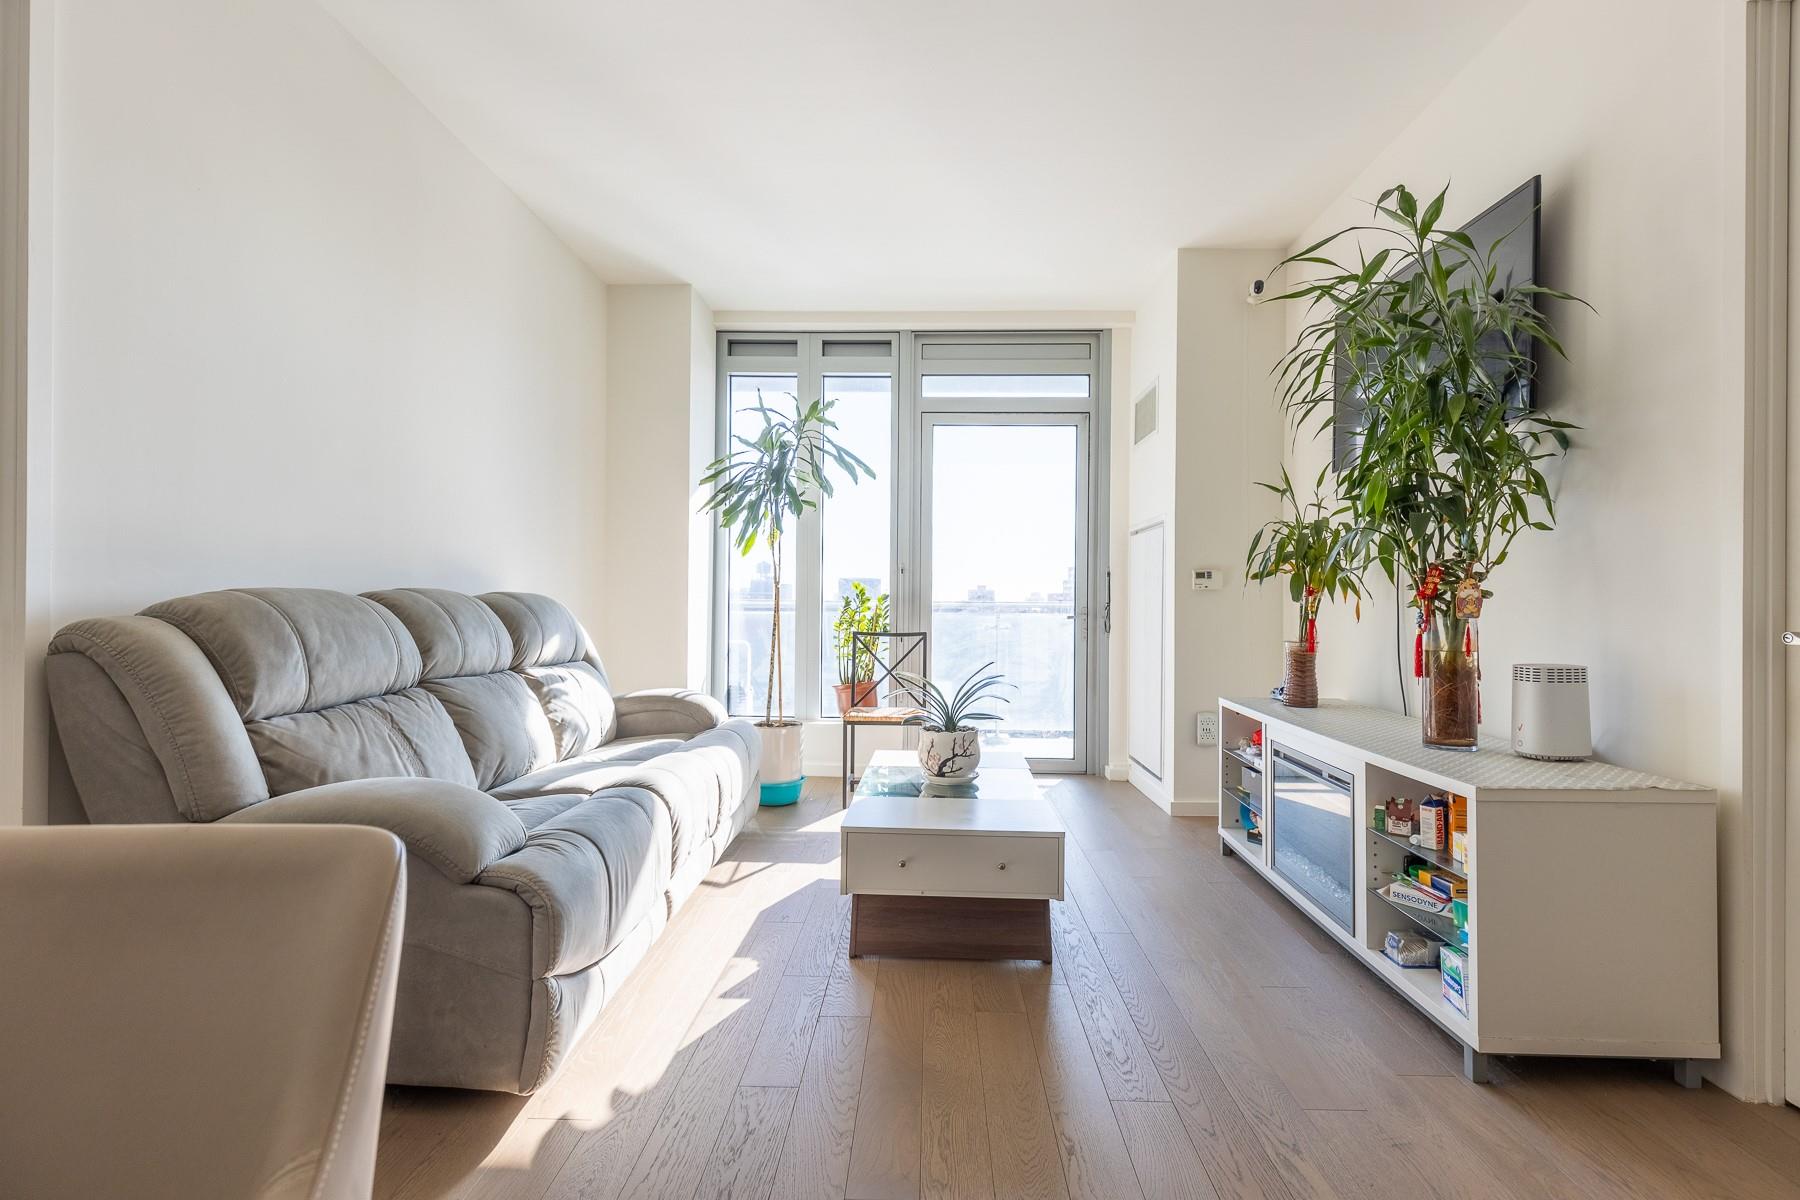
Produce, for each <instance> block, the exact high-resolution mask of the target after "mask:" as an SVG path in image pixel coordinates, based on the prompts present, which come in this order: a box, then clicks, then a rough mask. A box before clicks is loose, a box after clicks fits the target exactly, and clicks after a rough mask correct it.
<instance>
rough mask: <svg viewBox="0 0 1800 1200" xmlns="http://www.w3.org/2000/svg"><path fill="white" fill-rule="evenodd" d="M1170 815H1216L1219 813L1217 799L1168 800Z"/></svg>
mask: <svg viewBox="0 0 1800 1200" xmlns="http://www.w3.org/2000/svg"><path fill="white" fill-rule="evenodd" d="M1169 815H1170V816H1171V817H1216V816H1218V815H1219V802H1218V801H1217V800H1171V801H1170V802H1169Z"/></svg>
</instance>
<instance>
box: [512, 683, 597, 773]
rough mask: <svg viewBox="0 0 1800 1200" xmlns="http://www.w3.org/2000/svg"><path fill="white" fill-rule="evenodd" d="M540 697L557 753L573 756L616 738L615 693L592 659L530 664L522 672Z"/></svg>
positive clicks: (527, 684) (528, 684) (530, 686)
mask: <svg viewBox="0 0 1800 1200" xmlns="http://www.w3.org/2000/svg"><path fill="white" fill-rule="evenodd" d="M519 674H520V675H522V676H523V677H524V679H525V683H526V686H528V687H529V688H530V689H531V693H532V695H534V696H536V697H537V699H538V704H539V705H540V706H541V707H542V708H543V710H544V716H545V718H546V719H547V720H548V721H549V722H550V732H551V734H553V735H554V736H555V738H556V757H557V758H559V759H565V758H573V757H574V756H576V755H578V754H586V753H587V752H588V751H590V750H593V749H596V748H598V747H600V746H603V745H605V744H606V743H607V742H608V741H610V740H612V736H613V733H614V725H615V721H614V715H613V698H612V693H611V692H610V691H609V690H607V686H606V679H605V677H604V676H602V675H601V674H600V669H599V668H598V667H596V666H594V665H593V664H592V663H586V662H576V663H563V664H561V665H559V666H549V667H526V668H524V669H523V670H521V671H520V672H519Z"/></svg>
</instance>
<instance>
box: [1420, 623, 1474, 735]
mask: <svg viewBox="0 0 1800 1200" xmlns="http://www.w3.org/2000/svg"><path fill="white" fill-rule="evenodd" d="M1475 625H1476V620H1475V618H1473V617H1457V616H1454V615H1452V614H1450V613H1434V614H1433V615H1432V616H1431V618H1430V619H1429V620H1427V621H1426V622H1425V645H1424V650H1423V656H1424V663H1423V666H1424V675H1423V677H1422V678H1421V679H1420V680H1419V722H1420V727H1421V730H1420V731H1421V733H1422V734H1423V735H1424V740H1425V744H1426V745H1427V746H1434V747H1436V748H1438V749H1440V750H1473V749H1475V748H1476V746H1477V744H1478V742H1479V739H1480V735H1479V733H1478V730H1479V727H1480V725H1481V672H1480V667H1479V664H1478V662H1477V654H1478V650H1477V647H1478V645H1479V643H1478V641H1477V639H1476V637H1475Z"/></svg>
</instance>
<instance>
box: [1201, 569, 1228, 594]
mask: <svg viewBox="0 0 1800 1200" xmlns="http://www.w3.org/2000/svg"><path fill="white" fill-rule="evenodd" d="M1224 582H1225V572H1224V571H1221V570H1220V569H1219V568H1218V567H1195V568H1194V590H1195V591H1196V592H1216V591H1218V590H1219V587H1220V585H1221V584H1223V583H1224Z"/></svg>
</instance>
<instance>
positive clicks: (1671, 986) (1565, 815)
mask: <svg viewBox="0 0 1800 1200" xmlns="http://www.w3.org/2000/svg"><path fill="white" fill-rule="evenodd" d="M1219 714H1220V732H1221V734H1222V737H1221V745H1220V750H1219V767H1220V775H1219V778H1220V781H1221V799H1222V803H1221V805H1220V814H1219V838H1220V843H1219V845H1220V849H1221V851H1222V852H1224V853H1227V854H1234V855H1236V856H1238V857H1239V858H1241V859H1242V860H1243V861H1244V863H1245V864H1246V865H1248V866H1249V867H1250V868H1251V869H1252V870H1254V871H1256V872H1257V873H1258V874H1259V875H1261V876H1262V877H1263V878H1265V879H1266V880H1268V881H1269V883H1270V884H1271V885H1273V886H1274V887H1275V889H1276V890H1277V891H1279V892H1280V893H1281V894H1282V895H1283V896H1285V897H1286V898H1287V899H1288V900H1289V901H1291V902H1292V903H1293V904H1294V905H1295V906H1296V907H1297V908H1299V909H1300V911H1301V912H1302V913H1304V914H1305V915H1306V916H1307V917H1308V919H1310V920H1311V921H1313V922H1314V923H1315V924H1316V925H1318V926H1319V928H1321V929H1323V930H1324V931H1325V932H1326V933H1328V934H1330V935H1331V936H1332V937H1333V938H1335V939H1336V940H1337V941H1338V942H1340V943H1342V944H1343V945H1344V946H1345V947H1346V948H1347V949H1348V950H1349V951H1350V952H1351V953H1352V954H1353V955H1354V956H1355V957H1357V958H1359V959H1361V960H1362V961H1363V963H1364V964H1365V965H1367V966H1368V967H1369V969H1370V970H1371V971H1373V972H1374V973H1375V974H1376V975H1377V976H1378V977H1380V978H1381V979H1383V980H1385V981H1386V982H1387V983H1388V984H1389V986H1391V987H1392V988H1393V989H1394V990H1395V992H1397V993H1398V994H1399V995H1401V996H1402V997H1404V998H1405V999H1406V1000H1407V1001H1408V1002H1409V1003H1411V1004H1412V1005H1413V1006H1414V1007H1416V1008H1417V1009H1418V1010H1419V1011H1420V1012H1422V1013H1424V1014H1425V1015H1426V1016H1428V1017H1430V1018H1431V1019H1432V1020H1433V1021H1435V1022H1436V1023H1437V1024H1438V1025H1439V1026H1440V1027H1442V1028H1443V1029H1444V1030H1445V1031H1446V1032H1448V1033H1449V1034H1450V1035H1451V1036H1452V1037H1454V1038H1456V1039H1457V1040H1458V1041H1460V1042H1461V1043H1462V1044H1463V1048H1464V1053H1463V1064H1464V1069H1465V1072H1466V1073H1467V1074H1468V1075H1469V1076H1470V1078H1472V1079H1477V1080H1485V1078H1486V1056H1487V1055H1489V1054H1544V1055H1561V1056H1585V1057H1603V1058H1652V1059H1667V1060H1674V1061H1675V1064H1676V1072H1675V1074H1676V1078H1677V1079H1678V1080H1680V1081H1681V1082H1683V1083H1685V1084H1688V1085H1689V1086H1695V1085H1697V1082H1698V1078H1699V1074H1698V1071H1697V1069H1696V1062H1695V1060H1708V1059H1716V1058H1718V1057H1719V1008H1718V995H1719V988H1718V887H1717V869H1716V865H1715V864H1716V857H1715V842H1716V838H1717V814H1716V806H1717V796H1716V795H1715V793H1714V792H1713V791H1711V790H1710V789H1707V788H1702V787H1697V786H1695V785H1693V784H1688V783H1682V782H1679V781H1677V780H1672V779H1666V778H1662V777H1660V776H1655V775H1649V774H1645V773H1643V772H1640V771H1632V770H1629V769H1627V768H1624V767H1618V766H1614V765H1612V764H1609V763H1598V762H1576V763H1552V762H1539V761H1535V760H1531V759H1524V758H1519V757H1517V756H1515V755H1514V754H1513V753H1512V752H1511V748H1510V747H1509V746H1508V745H1507V744H1506V743H1505V742H1502V741H1499V740H1497V739H1493V738H1483V739H1482V742H1481V747H1480V749H1479V751H1478V752H1477V753H1474V754H1468V753H1458V752H1455V751H1446V750H1432V749H1428V748H1426V747H1425V746H1424V745H1422V744H1421V742H1420V740H1419V723H1418V720H1417V719H1416V718H1408V717H1403V716H1401V715H1400V714H1398V713H1391V712H1386V711H1384V710H1381V709H1373V708H1367V707H1363V706H1361V705H1354V704H1348V703H1345V702H1342V701H1333V700H1322V701H1320V702H1319V707H1318V708H1314V709H1290V708H1287V707H1285V706H1283V705H1282V704H1280V703H1278V702H1275V701H1271V700H1265V699H1242V698H1221V699H1220V701H1219ZM1256 734H1260V735H1261V741H1262V753H1261V755H1260V756H1259V757H1257V758H1254V759H1251V758H1246V757H1242V756H1240V755H1239V754H1238V753H1237V749H1236V748H1237V746H1238V745H1240V744H1241V743H1243V742H1245V741H1246V740H1247V739H1249V738H1250V737H1252V736H1253V735H1256ZM1278 750H1285V751H1287V752H1288V755H1289V758H1284V759H1280V760H1277V758H1276V755H1275V752H1276V751H1278ZM1294 755H1298V756H1302V757H1303V758H1304V759H1306V760H1310V761H1311V762H1312V763H1313V764H1314V765H1315V767H1322V768H1325V769H1328V770H1329V771H1330V772H1334V773H1336V774H1337V775H1340V776H1342V777H1344V778H1347V779H1348V780H1349V792H1350V796H1349V799H1348V808H1349V812H1348V815H1347V824H1346V818H1345V817H1344V816H1343V815H1342V813H1343V808H1344V805H1345V801H1344V800H1343V799H1342V795H1343V790H1344V789H1343V786H1342V785H1341V784H1340V785H1339V786H1338V790H1337V792H1336V796H1337V797H1338V798H1337V799H1336V800H1335V801H1333V803H1334V804H1335V806H1336V807H1335V809H1334V810H1333V811H1334V812H1335V813H1337V814H1339V815H1337V816H1335V817H1333V818H1332V820H1331V821H1328V822H1326V821H1321V820H1320V818H1319V816H1318V813H1319V812H1320V809H1319V808H1318V804H1319V801H1320V799H1321V798H1329V797H1330V796H1331V795H1332V793H1331V792H1330V791H1329V789H1327V790H1324V791H1321V790H1319V789H1317V788H1314V789H1313V790H1312V792H1311V793H1310V794H1306V793H1304V785H1303V789H1302V796H1301V799H1300V800H1299V801H1295V800H1292V799H1284V800H1283V804H1286V805H1287V806H1288V807H1287V808H1285V809H1284V807H1283V804H1277V803H1276V802H1275V795H1276V793H1277V791H1280V790H1281V788H1280V785H1278V783H1277V781H1276V780H1275V779H1274V772H1273V771H1271V770H1266V769H1265V767H1264V764H1265V763H1275V762H1277V761H1281V762H1286V761H1289V759H1291V757H1292V756H1294ZM1245 791H1249V792H1252V793H1254V797H1255V798H1254V800H1253V801H1252V802H1251V803H1250V805H1249V807H1251V808H1252V809H1254V810H1255V812H1256V816H1257V820H1258V821H1259V822H1260V823H1261V825H1262V832H1263V835H1264V836H1263V837H1262V839H1261V840H1260V841H1252V840H1250V838H1249V836H1248V835H1247V833H1246V831H1245V830H1244V829H1243V828H1242V827H1241V825H1240V824H1239V820H1240V815H1239V801H1240V800H1242V799H1243V798H1244V797H1243V793H1244V792H1245ZM1438 792H1453V793H1455V794H1457V795H1460V796H1463V797H1466V798H1467V800H1468V840H1469V854H1468V861H1467V862H1457V861H1455V860H1453V859H1452V858H1451V856H1450V855H1449V854H1448V853H1447V852H1444V851H1439V850H1435V849H1429V848H1424V847H1420V846H1415V845H1412V844H1410V843H1409V842H1408V840H1407V839H1406V838H1402V837H1397V836H1392V835H1389V834H1387V833H1385V832H1383V831H1381V830H1378V829H1375V828H1374V826H1373V821H1372V820H1371V812H1372V806H1374V805H1378V804H1381V803H1383V802H1385V801H1387V800H1388V799H1389V798H1390V797H1395V796H1402V797H1407V798H1409V799H1414V800H1416V799H1419V798H1421V797H1423V796H1425V795H1426V794H1428V793H1438ZM1282 795H1283V796H1284V797H1289V796H1290V793H1289V792H1287V791H1282ZM1296 803H1298V804H1299V805H1301V806H1300V807H1296V806H1295V805H1296ZM1284 812H1286V813H1288V814H1289V816H1290V817H1291V818H1292V819H1291V820H1290V822H1289V823H1290V825H1293V827H1294V829H1293V831H1291V834H1290V836H1292V837H1300V838H1303V839H1304V844H1303V845H1302V846H1300V847H1298V848H1295V847H1293V846H1291V845H1290V848H1289V849H1287V850H1280V849H1279V848H1280V847H1282V846H1283V845H1284V843H1283V842H1282V840H1281V839H1282V819H1283V814H1284ZM1345 840H1347V841H1348V842H1349V845H1348V846H1346V845H1344V844H1343V842H1344V841H1345ZM1296 850H1298V852H1300V853H1303V854H1305V855H1307V856H1310V860H1312V861H1316V862H1320V863H1327V864H1330V863H1335V864H1337V865H1335V866H1333V867H1332V868H1331V869H1332V871H1333V872H1334V873H1333V876H1332V877H1333V878H1334V879H1339V880H1342V878H1343V872H1344V870H1345V867H1344V865H1343V864H1345V863H1348V864H1349V866H1348V870H1349V872H1350V874H1351V876H1352V880H1351V882H1352V883H1353V885H1354V886H1351V887H1350V889H1349V890H1350V891H1351V893H1352V894H1353V897H1354V919H1353V920H1349V917H1348V913H1349V909H1348V908H1347V907H1346V906H1344V905H1342V904H1339V905H1338V908H1339V913H1338V915H1337V917H1336V918H1335V919H1334V917H1333V915H1331V914H1328V913H1326V912H1325V911H1324V910H1322V909H1321V908H1319V907H1318V905H1317V903H1315V902H1314V901H1313V900H1312V899H1310V898H1309V897H1308V896H1307V895H1306V894H1305V893H1304V892H1302V891H1301V890H1300V888H1299V887H1296V886H1295V884H1294V883H1293V882H1291V881H1290V880H1289V879H1288V878H1285V877H1284V875H1283V873H1282V872H1281V870H1280V869H1278V865H1279V864H1281V863H1282V862H1283V861H1284V860H1286V859H1288V858H1291V857H1292V856H1293V855H1294V854H1295V853H1296ZM1278 851H1279V852H1278ZM1408 856H1412V857H1416V858H1418V859H1421V860H1423V861H1424V862H1425V863H1427V864H1429V865H1430V867H1431V868H1432V869H1433V870H1441V871H1444V872H1446V873H1448V874H1452V875H1455V876H1457V877H1458V878H1460V879H1462V880H1463V881H1465V882H1466V883H1467V884H1468V919H1467V926H1466V928H1467V932H1468V945H1467V947H1466V950H1465V953H1466V955H1467V964H1466V971H1465V975H1464V985H1465V998H1466V1000H1467V1004H1468V1012H1467V1014H1466V1015H1465V1014H1464V1013H1463V1012H1461V1011H1459V1010H1458V1009H1457V1008H1456V1007H1455V1006H1454V1005H1452V1004H1451V1003H1450V1001H1448V1000H1446V999H1445V998H1444V997H1443V992H1442V982H1441V978H1440V975H1439V973H1438V972H1437V971H1433V970H1423V969H1405V968H1402V967H1400V966H1398V965H1397V964H1395V963H1394V962H1392V961H1391V960H1389V959H1388V958H1387V957H1386V956H1385V955H1384V954H1383V953H1382V947H1383V945H1384V944H1385V942H1386V939H1387V935H1388V933H1389V932H1390V931H1396V930H1399V931H1412V930H1415V929H1424V930H1425V931H1427V932H1428V933H1430V934H1432V935H1433V936H1435V937H1437V938H1438V939H1439V940H1442V941H1446V942H1450V943H1454V942H1455V941H1456V937H1457V929H1456V925H1455V922H1454V921H1453V920H1452V919H1451V918H1450V917H1449V916H1448V915H1445V916H1434V915H1432V914H1428V913H1415V912H1413V911H1412V910H1410V909H1407V908H1404V907H1402V906H1400V905H1397V904H1394V903H1393V902H1391V901H1389V900H1388V899H1387V898H1386V897H1385V896H1382V895H1380V894H1379V893H1378V891H1377V889H1378V888H1380V887H1382V886H1383V885H1385V884H1386V883H1388V882H1389V881H1390V880H1391V879H1392V878H1393V877H1394V875H1395V874H1396V873H1398V872H1400V871H1401V870H1403V869H1404V866H1405V863H1406V860H1407V858H1408ZM1302 882H1307V881H1306V880H1305V879H1304V878H1303V879H1302ZM1308 886H1309V887H1311V886H1312V885H1311V884H1310V883H1308ZM1338 886H1340V885H1338V884H1334V885H1333V887H1334V888H1336V887H1338ZM1312 890H1315V891H1316V890H1317V889H1316V887H1314V888H1312ZM1333 894H1334V895H1336V894H1340V893H1337V892H1334V893H1333ZM1346 921H1348V923H1349V925H1350V927H1349V928H1346V927H1345V922H1346Z"/></svg>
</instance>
